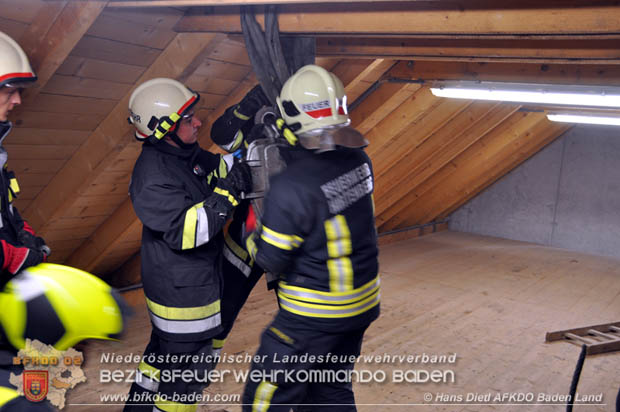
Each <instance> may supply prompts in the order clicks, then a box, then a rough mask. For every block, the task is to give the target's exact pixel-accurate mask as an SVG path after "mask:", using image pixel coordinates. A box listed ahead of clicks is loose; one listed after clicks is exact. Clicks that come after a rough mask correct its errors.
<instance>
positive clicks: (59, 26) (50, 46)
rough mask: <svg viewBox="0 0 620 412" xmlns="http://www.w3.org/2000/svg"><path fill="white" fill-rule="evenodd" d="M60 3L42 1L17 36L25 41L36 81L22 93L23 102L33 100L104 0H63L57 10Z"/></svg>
mask: <svg viewBox="0 0 620 412" xmlns="http://www.w3.org/2000/svg"><path fill="white" fill-rule="evenodd" d="M61 4H62V3H58V2H50V3H49V4H46V8H45V9H44V10H42V11H41V14H40V15H38V16H37V18H36V22H37V24H33V25H32V26H30V27H29V29H28V30H27V31H26V32H25V33H24V34H23V35H22V37H21V38H20V41H23V42H24V44H25V45H28V46H27V47H26V49H25V50H26V53H27V54H28V57H29V59H30V62H31V63H32V66H33V68H34V70H35V71H36V73H37V76H38V81H37V84H36V85H35V86H34V87H31V88H29V89H28V90H27V91H26V92H25V93H24V96H23V97H22V100H23V101H24V102H28V101H32V100H34V99H35V98H36V96H37V95H38V93H39V92H41V91H42V90H43V88H44V87H45V85H46V84H47V82H48V81H49V79H50V78H51V77H52V75H53V74H54V73H55V72H56V70H57V69H58V67H59V66H60V65H61V64H62V62H63V61H64V60H65V59H66V58H67V56H68V55H69V53H70V52H71V50H72V49H73V48H74V46H75V45H76V44H77V43H78V41H79V40H80V38H81V37H82V36H83V35H84V33H85V32H86V30H88V28H89V27H90V25H91V24H92V22H93V21H94V20H95V19H96V18H97V16H98V15H99V14H100V13H101V10H103V8H104V7H105V4H106V1H99V0H96V1H88V2H67V4H66V5H65V6H64V7H63V8H62V10H60V5H61ZM50 22H53V23H52V24H50ZM33 23H34V22H33ZM43 35H44V36H43ZM42 37H45V42H41V38H42Z"/></svg>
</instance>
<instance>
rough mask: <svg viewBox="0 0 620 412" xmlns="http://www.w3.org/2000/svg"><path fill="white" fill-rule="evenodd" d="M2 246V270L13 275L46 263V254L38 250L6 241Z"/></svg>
mask: <svg viewBox="0 0 620 412" xmlns="http://www.w3.org/2000/svg"><path fill="white" fill-rule="evenodd" d="M0 243H1V244H2V251H3V253H2V269H3V270H7V271H8V272H9V273H10V274H11V275H15V274H17V273H18V272H19V271H20V270H22V269H25V268H28V267H30V266H36V265H38V264H39V263H42V262H45V257H46V256H45V254H44V253H43V252H41V251H39V250H36V249H30V248H27V247H23V246H14V245H12V244H10V243H8V242H6V241H4V240H0Z"/></svg>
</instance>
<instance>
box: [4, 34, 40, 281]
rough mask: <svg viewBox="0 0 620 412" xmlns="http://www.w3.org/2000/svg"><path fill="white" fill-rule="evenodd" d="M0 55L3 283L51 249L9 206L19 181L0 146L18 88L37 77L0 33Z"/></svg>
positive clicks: (18, 96)
mask: <svg viewBox="0 0 620 412" xmlns="http://www.w3.org/2000/svg"><path fill="white" fill-rule="evenodd" d="M0 56H1V59H0V168H1V172H0V175H1V182H0V186H1V187H0V202H1V204H0V244H2V248H1V250H0V263H1V267H2V277H1V278H0V284H2V285H4V284H5V283H6V282H7V281H8V280H9V279H10V278H11V277H12V276H14V275H15V274H16V273H17V272H19V271H20V270H21V269H24V268H27V267H29V266H34V265H37V264H39V263H41V262H43V261H44V260H45V259H46V257H47V256H48V255H49V254H50V252H51V250H50V248H49V247H48V246H47V245H46V243H45V240H43V238H41V237H38V236H36V234H35V232H34V230H33V229H32V227H30V225H28V223H27V222H26V221H24V220H23V219H22V217H21V216H20V214H19V212H18V211H17V208H16V207H15V206H14V205H13V201H14V200H15V198H16V197H17V195H18V194H19V184H18V183H17V179H16V178H15V174H14V173H13V172H11V171H9V169H8V165H7V157H8V155H7V152H6V150H5V149H4V147H3V146H2V142H3V141H4V139H5V138H6V136H7V135H8V134H9V132H10V131H11V128H12V127H13V125H12V124H11V122H10V121H9V120H8V115H9V112H10V111H11V110H13V108H14V107H15V106H16V105H19V104H21V94H20V93H21V90H22V88H23V87H27V86H30V85H33V84H34V83H35V82H36V80H37V76H36V75H35V73H34V71H33V70H32V68H31V67H30V63H29V62H28V58H27V57H26V54H25V53H24V51H23V50H22V48H21V47H19V45H18V44H17V43H16V42H15V41H14V40H13V39H12V38H10V37H9V36H7V35H6V34H4V33H2V32H0Z"/></svg>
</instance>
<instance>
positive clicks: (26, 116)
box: [15, 111, 106, 130]
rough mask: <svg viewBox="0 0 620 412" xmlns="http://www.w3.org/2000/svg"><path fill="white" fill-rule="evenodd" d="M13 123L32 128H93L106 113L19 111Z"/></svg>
mask: <svg viewBox="0 0 620 412" xmlns="http://www.w3.org/2000/svg"><path fill="white" fill-rule="evenodd" d="M16 117H17V120H16V122H15V124H17V125H24V127H29V128H34V129H38V128H41V129H54V128H58V129H70V130H95V129H96V128H97V126H98V125H99V123H101V121H102V120H103V119H105V117H106V114H105V113H104V114H98V113H62V114H58V113H49V112H30V111H28V112H20V113H19V114H17V116H16Z"/></svg>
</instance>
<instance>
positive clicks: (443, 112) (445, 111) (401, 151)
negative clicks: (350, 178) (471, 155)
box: [372, 99, 472, 197]
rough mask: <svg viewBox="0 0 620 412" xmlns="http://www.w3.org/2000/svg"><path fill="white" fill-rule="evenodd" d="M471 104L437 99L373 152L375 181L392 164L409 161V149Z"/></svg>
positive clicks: (414, 147) (431, 134)
mask: <svg viewBox="0 0 620 412" xmlns="http://www.w3.org/2000/svg"><path fill="white" fill-rule="evenodd" d="M471 104H472V101H471V100H465V99H439V101H438V103H437V105H435V106H433V108H432V109H431V110H429V111H428V112H427V113H426V114H425V115H424V116H422V117H420V118H418V119H416V121H415V122H413V123H412V124H411V125H410V126H408V127H407V128H406V129H405V130H404V131H403V132H402V133H401V134H400V135H398V136H397V137H396V138H395V139H393V140H392V141H390V144H389V146H387V145H386V146H384V147H383V148H382V149H381V150H380V151H379V152H377V153H375V155H374V156H373V157H372V163H373V167H374V172H375V181H377V180H378V179H380V178H381V177H382V176H383V175H384V174H385V173H386V172H387V171H388V170H390V169H391V168H392V167H393V166H395V165H397V164H399V163H401V162H402V163H409V157H408V155H409V154H410V152H411V151H413V150H415V149H416V148H417V147H419V146H420V145H422V144H424V142H426V141H427V140H428V139H429V138H431V137H432V136H433V135H435V134H436V133H437V131H438V130H440V129H442V127H444V126H445V125H446V123H448V124H450V121H451V120H452V119H453V118H454V117H456V116H458V115H459V114H460V113H461V112H463V111H464V110H466V109H467V108H468V107H469V106H470V105H471ZM452 133H453V134H457V133H458V130H452ZM376 196H377V197H378V196H379V195H378V194H377V195H376Z"/></svg>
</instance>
